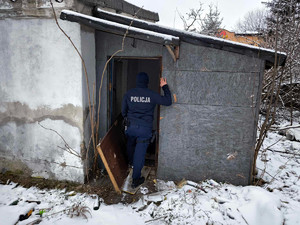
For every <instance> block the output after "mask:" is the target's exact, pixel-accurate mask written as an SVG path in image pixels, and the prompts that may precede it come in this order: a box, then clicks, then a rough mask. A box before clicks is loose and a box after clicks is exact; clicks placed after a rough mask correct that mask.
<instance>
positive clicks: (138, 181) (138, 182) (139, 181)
mask: <svg viewBox="0 0 300 225" xmlns="http://www.w3.org/2000/svg"><path fill="white" fill-rule="evenodd" d="M144 181H145V177H140V178H138V179H133V181H132V184H131V187H132V188H136V187H138V186H140V185H141V184H142V183H144Z"/></svg>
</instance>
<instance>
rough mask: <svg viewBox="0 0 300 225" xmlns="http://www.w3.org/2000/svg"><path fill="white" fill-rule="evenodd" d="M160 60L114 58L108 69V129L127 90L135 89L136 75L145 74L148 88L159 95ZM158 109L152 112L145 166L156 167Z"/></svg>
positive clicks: (117, 113)
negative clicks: (151, 132)
mask: <svg viewBox="0 0 300 225" xmlns="http://www.w3.org/2000/svg"><path fill="white" fill-rule="evenodd" d="M161 67H162V65H161V58H135V57H115V58H114V59H113V60H111V62H110V64H109V68H108V89H107V90H108V92H109V93H108V103H109V107H108V112H107V115H108V120H107V121H108V127H111V125H112V124H113V123H114V122H115V120H116V119H117V117H118V116H119V115H120V113H121V109H122V99H123V96H124V94H125V93H126V92H127V90H129V89H132V88H135V87H136V75H137V74H138V73H139V72H146V73H147V74H148V76H149V85H148V88H149V89H151V90H153V91H155V92H158V93H160V86H159V79H160V77H161ZM158 129H159V107H158V106H156V108H155V110H154V120H153V139H152V142H151V144H150V145H149V147H148V150H147V154H146V157H145V165H147V166H156V164H157V155H158V135H157V131H158Z"/></svg>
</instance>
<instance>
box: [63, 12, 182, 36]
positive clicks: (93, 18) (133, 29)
mask: <svg viewBox="0 0 300 225" xmlns="http://www.w3.org/2000/svg"><path fill="white" fill-rule="evenodd" d="M62 13H65V14H67V15H73V16H77V17H81V18H86V19H89V20H92V21H95V22H99V23H102V24H107V25H110V26H114V27H119V28H122V29H125V30H127V29H128V30H129V31H134V32H138V33H142V34H145V35H150V36H155V37H159V38H162V39H164V40H165V41H174V40H176V41H179V37H175V36H173V35H169V34H162V33H158V32H154V31H150V30H145V29H141V28H136V27H132V26H129V25H123V24H120V23H116V22H112V21H108V20H104V19H99V18H97V17H93V16H88V15H85V14H82V13H78V12H74V11H71V10H62ZM128 18H130V17H128ZM141 21H142V20H141Z"/></svg>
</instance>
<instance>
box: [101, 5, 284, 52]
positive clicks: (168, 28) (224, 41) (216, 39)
mask: <svg viewBox="0 0 300 225" xmlns="http://www.w3.org/2000/svg"><path fill="white" fill-rule="evenodd" d="M97 11H98V12H100V13H105V14H109V15H111V16H117V17H121V18H124V19H126V20H131V21H133V24H132V25H133V26H135V24H134V22H135V21H136V22H140V23H144V24H147V25H148V26H155V27H157V28H162V29H166V30H170V31H175V32H178V33H181V34H182V35H188V36H190V37H194V38H199V39H202V40H212V41H215V42H218V43H220V44H222V43H228V44H231V45H234V46H237V47H239V46H240V47H246V48H249V49H255V50H259V51H266V52H270V53H273V54H275V52H276V51H275V50H273V49H267V48H262V47H257V46H253V45H248V44H244V43H239V42H234V41H229V40H225V39H223V38H217V37H212V36H208V35H204V34H199V33H195V32H189V31H185V30H180V29H176V28H171V27H168V26H164V25H159V24H156V23H151V22H147V21H144V20H140V19H135V18H131V17H128V16H124V15H120V14H116V13H112V12H107V11H104V10H102V9H100V8H97ZM277 53H278V54H282V55H285V56H286V53H284V52H279V51H277Z"/></svg>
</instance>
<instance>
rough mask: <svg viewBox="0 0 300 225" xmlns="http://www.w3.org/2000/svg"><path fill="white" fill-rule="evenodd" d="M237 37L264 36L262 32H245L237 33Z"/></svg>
mask: <svg viewBox="0 0 300 225" xmlns="http://www.w3.org/2000/svg"><path fill="white" fill-rule="evenodd" d="M235 34H236V35H262V33H261V32H257V31H245V32H236V33H235Z"/></svg>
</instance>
